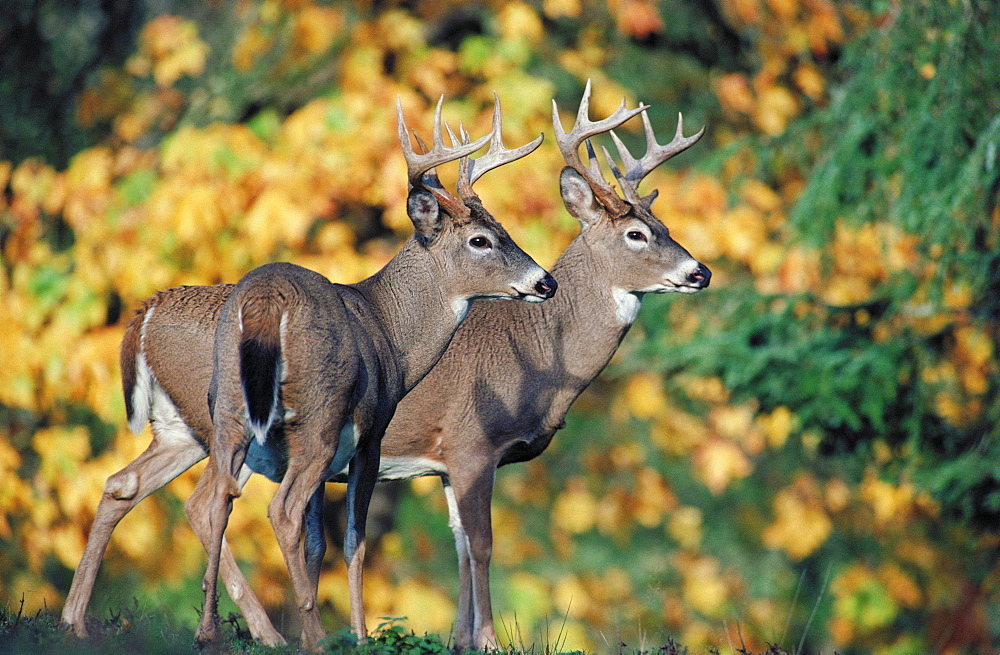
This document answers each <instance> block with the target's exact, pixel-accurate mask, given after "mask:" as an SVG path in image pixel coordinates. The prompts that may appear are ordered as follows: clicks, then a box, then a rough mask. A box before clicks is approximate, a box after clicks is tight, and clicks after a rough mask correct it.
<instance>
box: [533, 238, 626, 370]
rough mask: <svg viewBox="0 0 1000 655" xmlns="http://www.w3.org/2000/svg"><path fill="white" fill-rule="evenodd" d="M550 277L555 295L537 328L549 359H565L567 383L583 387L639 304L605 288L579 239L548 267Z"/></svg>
mask: <svg viewBox="0 0 1000 655" xmlns="http://www.w3.org/2000/svg"><path fill="white" fill-rule="evenodd" d="M552 276H553V277H555V278H556V280H558V281H559V292H558V293H556V295H555V297H553V298H552V299H551V300H549V301H547V302H546V303H544V304H543V305H541V306H540V307H539V308H538V309H539V310H540V313H541V315H542V321H541V322H540V323H541V325H540V326H539V327H540V328H541V329H542V330H544V333H545V334H548V335H550V336H549V337H548V340H550V341H551V340H554V341H555V344H554V349H553V354H554V355H555V356H557V357H563V358H564V361H565V363H566V365H567V366H569V367H571V369H572V374H573V375H572V378H573V379H574V380H579V381H580V382H581V384H582V385H583V386H586V385H587V384H589V383H590V381H592V380H593V379H594V378H595V377H596V376H597V374H598V373H600V372H601V370H603V369H604V367H605V366H607V364H608V361H610V359H611V357H612V355H614V353H615V351H616V350H618V346H619V345H620V344H621V342H622V339H624V338H625V335H626V334H627V333H628V330H629V328H631V327H632V322H633V321H634V320H635V315H636V313H637V311H638V304H639V302H640V300H639V298H638V297H637V296H631V294H629V297H626V298H623V297H622V296H623V294H621V293H620V292H618V291H616V290H614V289H612V288H611V287H610V286H609V285H608V284H607V282H606V280H607V279H608V271H607V270H604V267H602V266H601V264H600V259H599V258H597V257H596V256H595V255H594V252H593V250H592V249H591V246H590V244H588V243H587V241H586V239H585V237H584V236H579V237H577V238H576V239H574V240H573V241H572V242H571V243H570V245H569V246H568V247H567V248H566V250H565V251H564V252H563V254H562V255H561V256H560V257H559V259H558V260H557V261H556V263H555V264H554V265H553V267H552ZM623 303H626V304H627V305H626V307H625V308H623V307H622V304H623ZM631 303H634V305H631ZM539 338H542V337H541V334H539ZM581 388H582V387H581Z"/></svg>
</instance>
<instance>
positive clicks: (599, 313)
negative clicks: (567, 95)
mask: <svg viewBox="0 0 1000 655" xmlns="http://www.w3.org/2000/svg"><path fill="white" fill-rule="evenodd" d="M589 97H590V83H589V82H588V83H587V88H586V90H585V91H584V95H583V99H582V100H581V102H580V108H579V111H578V113H577V118H576V124H575V125H574V126H573V129H572V130H571V131H570V132H569V134H567V133H565V132H564V131H563V129H562V125H561V123H560V119H559V113H558V110H557V108H556V105H555V102H554V101H553V103H552V122H553V127H554V129H555V135H556V141H557V142H558V144H559V148H560V150H561V151H562V154H563V157H564V159H565V160H566V164H567V166H566V168H564V169H563V171H562V174H561V177H560V181H559V183H560V190H561V193H562V198H563V202H564V203H565V205H566V208H567V209H568V210H569V212H570V214H572V215H573V216H574V217H575V218H576V219H577V220H578V221H579V222H580V225H581V232H580V235H579V236H577V237H576V239H574V240H573V241H572V242H571V243H570V244H569V246H568V247H567V248H566V250H565V252H563V254H562V255H561V256H560V257H559V259H558V260H557V261H556V263H555V264H554V265H553V266H552V274H553V275H554V276H556V278H557V279H558V280H559V294H558V295H557V296H556V297H555V298H553V299H552V300H551V301H550V302H547V303H545V304H544V305H537V306H527V305H512V304H509V303H508V304H507V305H505V306H502V307H501V306H499V305H495V304H490V303H477V304H475V305H473V307H472V309H471V311H470V312H469V317H468V318H467V319H466V320H465V322H464V323H463V324H462V326H461V327H460V328H459V330H458V332H457V333H456V334H455V336H454V338H453V339H452V342H451V344H450V345H449V346H448V350H447V351H446V352H445V354H444V356H443V357H442V358H441V360H440V361H439V362H438V363H437V365H436V366H435V367H434V368H433V369H432V370H431V372H430V373H429V374H428V375H427V376H426V377H425V378H424V379H423V380H422V381H421V382H420V384H418V385H417V386H416V387H415V388H414V389H413V390H412V391H411V392H410V393H409V394H408V395H407V396H406V397H405V398H404V399H403V400H402V402H400V404H399V407H398V408H397V411H396V415H395V417H394V418H393V420H392V422H391V423H390V424H389V428H388V430H387V432H386V435H385V438H384V439H383V441H382V462H381V465H380V473H379V477H380V478H381V479H397V478H410V477H417V476H424V475H439V476H441V478H442V481H443V483H444V491H445V495H446V498H447V501H448V511H449V515H450V524H451V527H452V530H453V532H454V534H455V544H456V548H457V550H458V558H459V575H460V589H459V603H458V620H457V623H456V627H455V630H456V634H455V643H456V645H457V646H458V648H459V649H460V650H461V649H462V648H467V647H476V648H484V647H496V646H497V645H498V644H497V641H496V632H495V629H494V626H493V615H492V608H491V603H490V589H489V565H490V556H491V552H492V547H493V533H492V525H491V514H490V504H491V499H492V495H493V484H494V479H495V476H496V469H497V467H499V466H503V465H504V464H510V463H513V462H522V461H527V460H529V459H532V458H534V457H537V456H538V455H539V454H541V452H542V451H543V450H545V448H546V447H547V446H548V445H549V442H550V441H551V440H552V437H553V435H554V434H555V433H556V431H557V430H559V429H560V428H561V427H562V426H563V419H564V417H565V416H566V412H567V411H568V410H569V407H570V405H571V404H572V403H573V401H574V400H575V399H576V398H577V397H578V396H579V395H580V393H582V392H583V390H584V389H585V388H586V387H587V385H589V384H590V383H591V381H593V379H594V378H595V377H597V374H598V373H600V372H601V371H602V370H603V369H604V367H605V366H606V365H607V363H608V361H609V360H610V359H611V356H612V355H613V354H614V353H615V351H616V350H617V349H618V345H619V344H620V343H621V341H622V339H623V338H624V337H625V334H626V333H627V332H628V330H629V327H630V326H631V325H632V323H633V321H634V320H635V318H636V314H637V312H638V310H639V305H640V302H641V300H642V296H643V294H646V293H668V292H680V293H695V292H697V291H699V290H701V289H704V288H705V287H707V286H708V283H709V280H710V278H711V272H710V271H709V270H708V269H707V268H706V267H705V266H704V265H702V264H700V263H699V262H697V261H696V260H694V259H693V258H692V257H691V255H689V254H688V252H687V251H686V250H685V249H684V248H683V247H682V246H681V245H679V244H678V243H677V242H676V241H674V240H673V239H671V238H670V234H669V232H668V230H667V228H666V227H665V226H664V225H663V223H661V222H660V221H659V219H657V218H656V217H655V216H654V215H653V214H652V212H651V205H652V203H653V200H655V198H656V192H655V191H653V192H652V193H650V194H649V195H646V196H640V195H639V192H638V186H639V183H640V181H642V179H643V178H644V177H645V176H646V175H647V174H648V173H649V172H650V171H652V170H653V169H654V168H656V167H657V166H659V165H660V164H661V163H663V162H664V161H666V160H667V159H669V158H671V157H673V156H674V155H676V154H678V153H680V152H682V151H683V150H685V149H687V148H688V147H690V146H691V145H693V144H694V143H695V142H696V141H698V139H699V138H701V136H702V134H703V132H704V130H701V131H699V132H698V133H697V134H695V135H693V136H690V137H684V136H683V132H682V129H683V128H682V123H681V119H680V117H678V123H677V132H676V135H675V136H674V138H673V140H672V141H671V142H670V143H669V144H667V145H665V146H661V145H658V144H657V143H656V138H655V137H654V135H653V130H652V127H651V125H650V123H649V120H648V118H647V116H646V113H645V111H644V110H645V109H646V107H643V106H641V105H640V106H639V107H638V108H636V109H631V110H629V109H626V108H625V103H624V102H622V104H621V106H620V107H619V108H618V110H617V111H615V112H614V114H613V115H611V116H610V117H608V118H605V119H604V120H601V121H597V122H592V121H590V120H589V118H588V106H589ZM639 113H641V114H642V118H643V124H644V127H645V135H646V153H645V155H644V156H643V157H642V158H641V159H639V160H636V159H634V158H633V157H632V156H631V155H630V154H629V152H628V150H627V149H626V148H625V146H624V145H623V144H622V143H621V141H619V140H618V138H617V137H616V136H615V135H614V132H611V136H612V139H613V140H614V142H615V145H616V146H617V150H618V153H619V155H620V157H621V160H622V163H623V165H624V172H622V171H621V170H619V169H618V167H617V166H616V165H615V164H614V161H613V160H612V158H611V156H610V155H609V154H608V152H607V150H605V151H604V152H605V156H606V158H607V160H608V162H609V164H610V166H611V168H612V172H613V173H614V175H615V177H616V178H617V180H618V183H619V184H620V186H621V189H622V193H623V195H624V198H621V197H619V196H618V195H617V194H616V193H615V190H614V189H613V187H612V186H611V185H610V184H608V183H607V182H606V181H605V178H604V177H603V175H602V174H601V171H600V166H599V165H598V162H597V158H596V157H595V156H594V152H593V149H592V148H591V147H590V142H589V141H588V139H589V138H590V137H592V136H595V135H597V134H600V133H603V132H608V131H610V130H613V129H614V128H616V127H618V126H619V125H621V124H622V123H624V122H625V121H627V120H628V119H630V118H632V117H633V116H635V115H636V114H639ZM584 141H587V148H588V152H589V155H590V157H589V160H590V162H589V163H590V165H589V167H588V166H584V164H583V162H582V161H581V159H580V156H579V147H580V145H581V144H583V142H584Z"/></svg>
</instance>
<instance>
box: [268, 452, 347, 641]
mask: <svg viewBox="0 0 1000 655" xmlns="http://www.w3.org/2000/svg"><path fill="white" fill-rule="evenodd" d="M331 459H332V453H331V454H330V455H328V456H319V457H306V458H292V457H290V458H289V461H288V470H287V471H286V472H285V477H284V479H282V481H281V484H280V485H279V486H278V490H277V492H275V495H274V498H273V499H272V500H271V503H270V505H269V506H268V516H270V518H271V527H272V528H273V529H274V534H275V536H276V537H277V538H278V545H279V546H280V547H281V552H282V555H284V557H285V566H286V567H287V568H288V575H289V577H290V578H291V580H292V588H293V589H294V590H295V599H296V602H297V603H298V607H299V614H300V615H301V616H302V634H303V644H302V645H303V647H305V648H307V649H314V648H315V647H316V644H317V642H319V640H320V639H322V638H323V637H324V635H325V633H324V631H323V626H322V624H321V623H320V619H319V608H317V607H316V587H315V585H314V584H313V578H312V577H310V572H309V567H308V566H307V564H306V559H305V553H304V552H303V551H304V548H303V540H302V529H303V522H304V517H305V512H306V506H307V504H308V503H309V502H310V500H311V499H312V498H313V497H314V496H315V495H316V493H318V492H317V488H322V487H321V485H322V484H323V482H324V481H325V479H326V475H327V469H328V468H329V466H330V460H331Z"/></svg>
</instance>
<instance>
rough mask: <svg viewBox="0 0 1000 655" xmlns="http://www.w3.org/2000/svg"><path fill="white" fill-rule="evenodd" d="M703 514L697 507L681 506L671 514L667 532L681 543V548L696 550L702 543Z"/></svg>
mask: <svg viewBox="0 0 1000 655" xmlns="http://www.w3.org/2000/svg"><path fill="white" fill-rule="evenodd" d="M702 532H703V529H702V514H701V510H700V509H698V508H697V507H689V506H685V507H679V508H677V509H676V510H674V511H673V512H672V513H671V515H670V520H669V521H668V522H667V534H669V535H670V536H671V537H673V539H674V540H675V541H676V542H677V543H679V544H680V545H681V548H687V549H688V550H694V549H695V548H697V547H698V544H700V543H701V537H702Z"/></svg>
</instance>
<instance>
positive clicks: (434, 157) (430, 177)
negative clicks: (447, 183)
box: [396, 96, 492, 216]
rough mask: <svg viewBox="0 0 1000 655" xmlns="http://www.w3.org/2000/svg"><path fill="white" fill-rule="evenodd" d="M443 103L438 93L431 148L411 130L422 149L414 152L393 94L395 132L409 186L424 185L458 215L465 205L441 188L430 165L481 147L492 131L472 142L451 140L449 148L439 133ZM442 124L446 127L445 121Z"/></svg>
mask: <svg viewBox="0 0 1000 655" xmlns="http://www.w3.org/2000/svg"><path fill="white" fill-rule="evenodd" d="M443 103H444V96H441V97H440V98H439V99H438V103H437V108H436V109H435V110H434V133H433V134H434V136H433V143H432V146H433V147H432V148H430V149H429V150H428V149H427V147H426V146H425V145H424V142H423V140H422V139H421V138H420V136H418V135H417V133H416V132H414V133H413V136H414V137H416V139H417V143H418V144H419V145H420V149H421V150H423V151H424V152H423V153H422V154H417V153H416V152H414V150H413V145H412V144H411V143H410V137H409V135H408V134H407V127H406V121H405V120H404V119H403V104H402V102H401V101H400V99H399V96H397V97H396V126H397V129H398V131H399V145H400V146H402V148H403V158H404V159H406V176H407V179H408V180H409V184H410V189H413V188H416V187H417V186H422V187H424V188H426V189H427V190H428V191H430V192H431V193H433V194H434V195H435V196H436V197H437V199H438V202H440V203H441V204H443V205H444V207H445V209H446V210H447V211H448V212H449V213H450V214H452V215H453V216H455V215H458V214H467V213H468V208H466V207H465V203H464V202H462V200H461V199H460V198H456V197H455V196H454V195H452V194H451V193H448V191H446V190H445V189H444V187H443V186H442V185H441V182H440V181H438V178H437V174H436V173H434V172H433V171H434V168H435V167H436V166H440V165H441V164H444V163H447V162H450V161H454V160H456V159H461V158H463V157H468V156H469V155H471V154H472V153H474V152H475V151H477V150H479V149H480V148H482V147H483V146H484V145H485V144H486V142H487V141H489V140H490V137H491V136H492V134H487V135H486V136H483V137H481V138H479V139H476V140H475V141H472V142H468V143H462V144H457V143H455V141H454V139H452V143H453V145H452V147H450V148H449V147H447V146H445V145H444V139H443V138H442V135H441V105H442V104H443ZM445 127H447V124H446V125H445ZM447 129H448V132H449V133H451V128H450V127H447Z"/></svg>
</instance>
